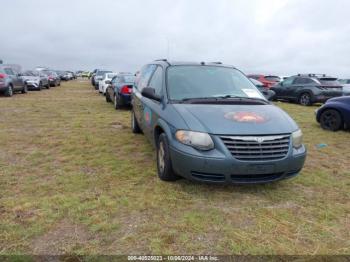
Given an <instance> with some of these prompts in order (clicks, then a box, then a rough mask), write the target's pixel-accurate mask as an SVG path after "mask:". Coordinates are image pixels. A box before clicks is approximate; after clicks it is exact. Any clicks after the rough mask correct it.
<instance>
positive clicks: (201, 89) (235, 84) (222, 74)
mask: <svg viewBox="0 0 350 262" xmlns="http://www.w3.org/2000/svg"><path fill="white" fill-rule="evenodd" d="M167 88H168V93H169V99H170V100H183V99H191V98H208V97H212V98H215V97H222V96H234V97H247V98H260V99H265V98H264V97H263V96H262V95H261V93H260V92H259V91H258V90H257V89H256V87H255V86H254V84H253V83H252V82H251V81H249V79H248V78H247V77H245V76H244V75H243V74H242V73H241V72H239V71H238V70H236V69H233V68H227V67H218V66H172V67H169V68H168V71H167Z"/></svg>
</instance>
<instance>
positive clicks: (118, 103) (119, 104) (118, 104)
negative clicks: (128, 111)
mask: <svg viewBox="0 0 350 262" xmlns="http://www.w3.org/2000/svg"><path fill="white" fill-rule="evenodd" d="M122 106H123V102H122V101H121V98H120V96H119V95H118V94H114V108H115V109H116V110H118V109H120V108H121V107H122Z"/></svg>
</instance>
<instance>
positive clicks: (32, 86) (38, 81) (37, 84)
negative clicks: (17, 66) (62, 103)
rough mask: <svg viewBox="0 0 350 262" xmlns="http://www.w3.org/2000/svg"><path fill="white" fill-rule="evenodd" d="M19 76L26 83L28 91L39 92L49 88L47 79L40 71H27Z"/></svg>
mask: <svg viewBox="0 0 350 262" xmlns="http://www.w3.org/2000/svg"><path fill="white" fill-rule="evenodd" d="M20 76H21V77H22V79H23V81H24V82H25V83H26V85H27V87H28V90H38V91H41V89H43V88H44V87H45V88H46V89H49V88H50V84H49V79H48V77H47V76H46V75H45V74H43V73H42V72H40V71H36V70H27V71H24V72H22V73H20Z"/></svg>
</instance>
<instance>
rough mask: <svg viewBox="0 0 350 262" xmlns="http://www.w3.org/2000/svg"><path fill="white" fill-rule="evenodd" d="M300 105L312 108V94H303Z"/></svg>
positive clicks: (300, 97)
mask: <svg viewBox="0 0 350 262" xmlns="http://www.w3.org/2000/svg"><path fill="white" fill-rule="evenodd" d="M299 104H301V105H302V106H310V105H311V104H312V102H311V96H310V94H309V93H302V94H301V95H300V96H299Z"/></svg>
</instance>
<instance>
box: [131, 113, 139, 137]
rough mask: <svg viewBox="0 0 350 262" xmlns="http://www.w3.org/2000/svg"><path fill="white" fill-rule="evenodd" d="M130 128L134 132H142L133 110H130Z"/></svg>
mask: <svg viewBox="0 0 350 262" xmlns="http://www.w3.org/2000/svg"><path fill="white" fill-rule="evenodd" d="M131 130H132V132H133V133H134V134H140V133H142V131H141V128H140V126H139V123H137V119H136V117H135V113H134V110H131Z"/></svg>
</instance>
